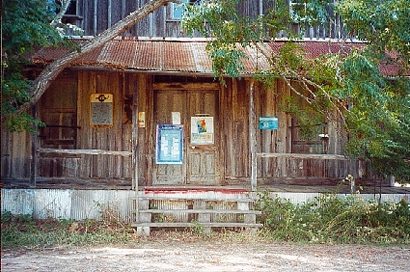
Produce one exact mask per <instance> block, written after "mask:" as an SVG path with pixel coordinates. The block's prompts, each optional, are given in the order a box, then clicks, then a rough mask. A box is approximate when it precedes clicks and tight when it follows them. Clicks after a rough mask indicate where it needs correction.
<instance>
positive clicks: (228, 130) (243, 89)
mask: <svg viewBox="0 0 410 272" xmlns="http://www.w3.org/2000/svg"><path fill="white" fill-rule="evenodd" d="M248 85H249V84H248V83H247V82H246V81H245V80H240V79H226V87H225V88H224V92H222V94H221V100H222V101H223V102H224V105H222V107H223V111H224V114H223V116H221V119H223V120H222V123H223V126H224V127H223V138H222V139H223V141H224V146H225V178H226V180H227V181H228V182H231V183H232V182H234V181H235V180H241V181H242V182H246V179H247V177H249V173H250V171H249V138H248V132H249V124H248V100H249V95H248V92H247V88H248V87H249V86H248Z"/></svg>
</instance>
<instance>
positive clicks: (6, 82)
mask: <svg viewBox="0 0 410 272" xmlns="http://www.w3.org/2000/svg"><path fill="white" fill-rule="evenodd" d="M55 8H56V6H55V5H54V3H50V2H47V1H43V0H28V1H17V0H6V1H3V3H2V12H1V16H2V20H1V21H2V46H1V48H2V52H1V53H2V54H1V56H2V63H1V64H2V65H1V75H2V77H1V89H2V92H1V97H2V105H1V107H2V108H1V115H2V122H5V125H6V127H8V128H9V129H11V130H12V131H18V130H22V129H25V128H32V124H33V123H34V124H35V125H36V124H38V122H37V121H35V120H34V119H33V118H32V117H31V115H30V114H28V113H27V112H21V113H19V112H18V107H19V106H20V105H21V104H23V103H26V102H27V101H29V99H30V95H29V92H28V90H29V87H30V86H29V82H28V81H27V78H26V77H25V75H24V67H25V65H27V64H28V62H27V58H26V57H27V55H28V54H30V52H32V51H33V50H34V49H35V48H36V47H40V46H53V45H56V44H58V43H61V42H62V41H63V39H62V37H61V36H60V34H59V33H58V31H57V30H56V29H55V28H54V27H52V26H50V21H51V20H52V18H53V17H54V15H55V12H54V10H55Z"/></svg>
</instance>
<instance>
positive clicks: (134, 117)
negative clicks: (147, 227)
mask: <svg viewBox="0 0 410 272" xmlns="http://www.w3.org/2000/svg"><path fill="white" fill-rule="evenodd" d="M139 86H140V77H139V76H138V81H137V88H136V90H134V91H133V93H132V137H131V139H132V144H131V147H132V155H131V158H132V189H134V190H135V198H136V199H135V209H136V214H135V216H136V217H135V218H136V223H138V221H139V199H138V88H139Z"/></svg>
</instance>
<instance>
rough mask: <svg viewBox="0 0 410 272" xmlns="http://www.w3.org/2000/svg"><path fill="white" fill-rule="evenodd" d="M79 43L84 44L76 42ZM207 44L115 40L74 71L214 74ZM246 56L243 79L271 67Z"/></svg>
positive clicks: (254, 54)
mask: <svg viewBox="0 0 410 272" xmlns="http://www.w3.org/2000/svg"><path fill="white" fill-rule="evenodd" d="M77 42H82V41H81V40H77ZM284 44H285V41H274V42H269V43H263V44H260V48H261V49H262V50H264V51H265V52H266V53H267V54H268V55H271V54H275V53H278V52H279V50H280V48H282V46H283V45H284ZM299 44H300V45H301V46H302V48H303V49H304V51H305V53H306V56H307V57H309V58H317V57H319V56H321V55H325V54H329V53H333V54H334V53H338V54H346V53H348V52H350V51H351V50H352V49H353V48H360V47H363V46H364V44H363V43H342V42H324V41H303V42H299ZM206 45H207V41H205V40H203V41H198V40H186V39H185V40H136V39H114V40H112V41H110V42H107V43H106V44H105V45H103V46H102V47H99V48H97V49H95V50H93V51H92V52H90V53H88V54H86V55H85V56H83V57H81V58H79V59H78V60H77V61H75V62H74V63H73V66H74V67H95V68H106V69H118V70H135V71H151V72H174V73H178V72H181V73H188V74H198V75H200V74H212V61H211V59H210V57H209V56H208V54H207V52H206ZM240 49H241V50H242V52H244V54H245V56H246V57H245V58H244V59H243V60H242V62H243V66H244V69H243V75H245V76H246V75H251V74H253V73H255V72H257V71H258V70H263V69H268V68H269V63H268V60H267V59H266V58H265V57H264V55H263V54H262V53H261V52H260V51H259V50H258V49H256V48H255V47H246V48H243V47H240ZM67 52H68V49H66V48H62V47H60V48H42V49H40V50H39V51H37V52H36V53H35V54H34V55H33V56H32V57H31V60H32V62H33V63H34V64H48V63H50V62H52V61H54V60H56V59H58V58H59V57H61V56H63V55H64V54H65V53H67ZM380 70H381V72H382V73H383V74H385V75H388V76H393V75H397V74H398V71H399V68H398V66H397V65H394V64H389V65H382V66H381V67H380Z"/></svg>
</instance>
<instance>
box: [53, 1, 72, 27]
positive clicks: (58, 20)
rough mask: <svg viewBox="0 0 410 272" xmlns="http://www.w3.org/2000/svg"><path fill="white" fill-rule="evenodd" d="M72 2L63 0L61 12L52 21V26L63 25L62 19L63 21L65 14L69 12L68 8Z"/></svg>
mask: <svg viewBox="0 0 410 272" xmlns="http://www.w3.org/2000/svg"><path fill="white" fill-rule="evenodd" d="M70 2H71V0H62V1H61V7H60V11H59V12H58V14H57V15H56V17H54V19H53V20H52V21H51V23H50V25H51V26H53V27H56V26H58V25H59V24H61V19H63V16H64V14H65V13H66V12H67V10H68V6H69V5H70Z"/></svg>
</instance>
